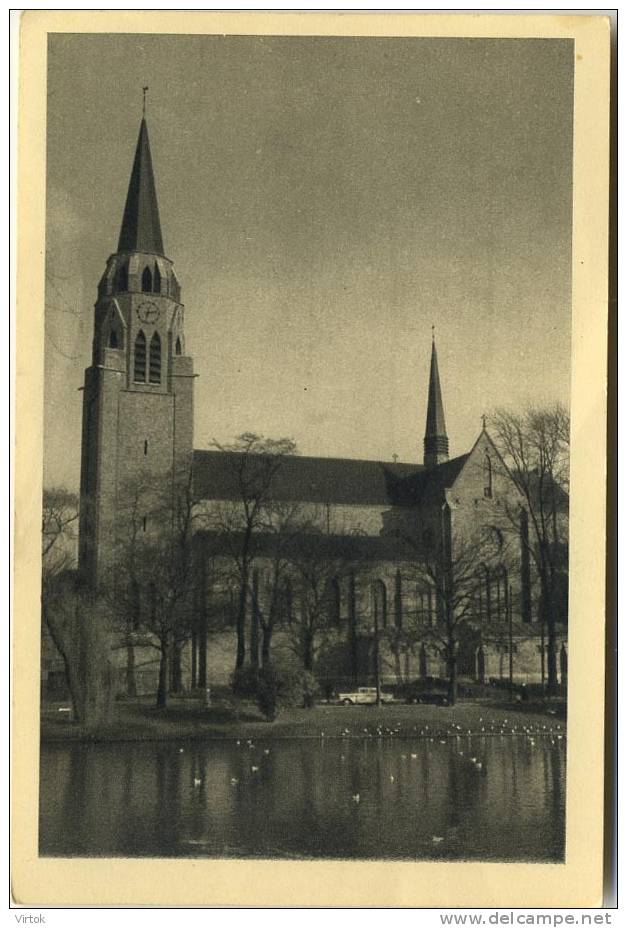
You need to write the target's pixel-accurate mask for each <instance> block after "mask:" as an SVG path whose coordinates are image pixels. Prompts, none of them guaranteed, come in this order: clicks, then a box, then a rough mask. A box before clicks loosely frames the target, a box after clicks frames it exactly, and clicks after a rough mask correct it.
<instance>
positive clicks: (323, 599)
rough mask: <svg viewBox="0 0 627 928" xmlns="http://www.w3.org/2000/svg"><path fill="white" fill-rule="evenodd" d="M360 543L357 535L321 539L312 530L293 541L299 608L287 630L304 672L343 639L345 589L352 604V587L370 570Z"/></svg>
mask: <svg viewBox="0 0 627 928" xmlns="http://www.w3.org/2000/svg"><path fill="white" fill-rule="evenodd" d="M360 540H361V536H360V535H359V533H357V532H355V533H352V534H350V535H348V536H346V535H345V536H337V535H328V534H325V533H324V532H322V531H318V532H317V533H316V532H315V531H314V530H313V529H312V527H311V526H310V527H309V530H308V531H303V532H301V533H298V534H294V536H293V538H292V543H291V545H290V549H289V556H288V561H289V574H290V577H291V578H292V585H293V590H294V602H293V609H292V614H291V617H290V621H289V622H288V624H287V626H286V630H287V635H288V640H289V642H290V646H291V648H292V650H293V651H294V653H295V654H296V655H297V656H298V657H299V659H300V661H301V663H302V666H303V669H304V670H307V671H312V670H313V668H314V664H315V659H316V655H317V653H318V651H319V650H320V648H321V647H322V646H323V645H324V644H326V642H327V641H328V640H329V638H330V637H331V636H332V635H334V634H337V631H338V628H339V627H340V623H341V614H340V603H341V598H340V590H341V588H342V587H345V588H346V590H347V592H348V595H349V598H350V595H351V589H352V584H353V583H354V582H355V580H356V578H357V577H358V576H359V575H360V574H362V573H364V571H365V570H367V562H366V560H365V558H364V557H362V555H361V553H360V551H361V546H360ZM349 609H350V602H349Z"/></svg>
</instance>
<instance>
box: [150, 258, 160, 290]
mask: <svg viewBox="0 0 627 928" xmlns="http://www.w3.org/2000/svg"><path fill="white" fill-rule="evenodd" d="M152 289H153V292H154V293H161V272H160V271H159V265H158V264H155V276H154V280H153V283H152Z"/></svg>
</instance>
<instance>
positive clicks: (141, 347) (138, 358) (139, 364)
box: [133, 331, 146, 383]
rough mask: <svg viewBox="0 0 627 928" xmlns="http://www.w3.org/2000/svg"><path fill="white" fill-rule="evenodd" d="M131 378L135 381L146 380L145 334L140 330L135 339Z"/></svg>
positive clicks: (143, 381) (142, 381) (141, 381)
mask: <svg viewBox="0 0 627 928" xmlns="http://www.w3.org/2000/svg"><path fill="white" fill-rule="evenodd" d="M133 380H134V381H135V382H136V383H145V382H146V336H145V335H144V333H143V332H141V331H140V332H138V334H137V338H136V339H135V358H134V367H133Z"/></svg>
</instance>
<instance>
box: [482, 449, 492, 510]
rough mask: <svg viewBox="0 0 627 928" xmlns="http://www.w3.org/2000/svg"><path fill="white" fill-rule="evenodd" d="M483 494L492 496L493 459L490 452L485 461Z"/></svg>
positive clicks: (489, 497)
mask: <svg viewBox="0 0 627 928" xmlns="http://www.w3.org/2000/svg"><path fill="white" fill-rule="evenodd" d="M483 495H484V496H485V497H486V498H488V499H491V498H492V461H491V460H490V455H489V454H486V456H485V459H484V462H483Z"/></svg>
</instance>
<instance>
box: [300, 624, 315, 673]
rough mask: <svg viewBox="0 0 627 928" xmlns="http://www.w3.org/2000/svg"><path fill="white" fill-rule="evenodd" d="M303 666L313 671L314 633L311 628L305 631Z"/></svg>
mask: <svg viewBox="0 0 627 928" xmlns="http://www.w3.org/2000/svg"><path fill="white" fill-rule="evenodd" d="M302 648H303V667H304V669H305V670H308V671H309V672H310V673H311V672H313V635H312V634H311V632H310V631H309V630H307V631H305V632H304V633H303V639H302Z"/></svg>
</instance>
